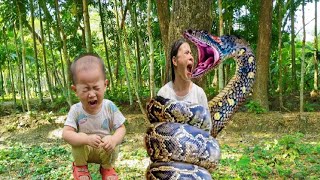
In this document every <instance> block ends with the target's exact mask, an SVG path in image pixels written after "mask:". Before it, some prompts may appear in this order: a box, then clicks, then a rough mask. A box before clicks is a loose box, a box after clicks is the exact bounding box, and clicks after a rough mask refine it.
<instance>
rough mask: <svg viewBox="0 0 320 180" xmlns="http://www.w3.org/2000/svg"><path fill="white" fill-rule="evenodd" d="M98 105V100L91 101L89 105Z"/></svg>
mask: <svg viewBox="0 0 320 180" xmlns="http://www.w3.org/2000/svg"><path fill="white" fill-rule="evenodd" d="M97 103H98V101H97V100H93V101H89V104H90V105H91V106H93V105H96V104H97Z"/></svg>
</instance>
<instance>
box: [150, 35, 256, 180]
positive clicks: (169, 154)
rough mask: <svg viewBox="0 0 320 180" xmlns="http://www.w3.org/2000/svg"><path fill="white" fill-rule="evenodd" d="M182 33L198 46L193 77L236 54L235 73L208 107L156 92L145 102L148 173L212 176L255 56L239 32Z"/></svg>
mask: <svg viewBox="0 0 320 180" xmlns="http://www.w3.org/2000/svg"><path fill="white" fill-rule="evenodd" d="M183 35H184V37H185V38H186V39H188V40H190V41H191V42H192V43H194V44H195V45H196V46H197V49H198V62H197V65H196V67H195V69H194V70H193V72H192V77H193V78H199V77H202V76H203V75H204V74H205V73H207V72H209V71H211V70H212V69H214V68H216V67H217V66H218V65H219V64H220V63H221V62H223V61H224V60H226V59H228V58H233V59H234V60H235V61H236V63H237V69H236V73H235V75H234V76H233V77H232V79H231V80H230V81H229V83H228V84H227V85H226V86H225V88H224V89H223V90H222V91H221V92H220V93H219V94H218V95H217V96H216V97H214V98H213V99H212V100H210V101H209V102H208V105H209V111H210V112H208V111H207V110H206V109H205V108H204V107H202V106H201V105H197V104H192V103H188V102H179V101H174V100H170V99H165V98H163V97H160V96H156V97H154V98H153V99H152V100H150V102H149V103H148V105H147V111H148V118H149V121H150V123H151V126H150V127H149V128H148V130H147V133H146V136H145V144H146V148H147V152H148V155H149V156H150V159H151V161H152V163H151V164H150V165H149V167H148V169H147V172H146V179H148V180H149V179H161V180H176V179H186V180H192V179H195V180H198V179H199V180H209V179H211V175H210V173H212V172H213V171H214V169H215V168H216V165H217V164H218V162H219V160H220V147H219V144H218V142H217V141H216V140H215V138H216V137H217V135H218V133H219V132H220V131H221V130H222V129H223V128H224V127H225V125H226V124H227V122H228V121H229V120H230V118H231V116H232V115H233V114H234V113H235V112H236V111H237V109H238V108H239V107H240V105H241V103H243V102H244V101H245V99H246V97H247V96H248V95H250V93H251V90H252V85H253V82H254V77H255V73H256V62H255V57H254V54H253V52H252V50H251V49H250V47H249V45H248V44H247V43H246V42H245V41H244V40H243V39H240V38H238V37H236V36H221V37H215V36H212V35H210V34H208V33H207V32H205V31H197V30H187V31H185V32H184V33H183Z"/></svg>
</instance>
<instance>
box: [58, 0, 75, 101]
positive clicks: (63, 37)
mask: <svg viewBox="0 0 320 180" xmlns="http://www.w3.org/2000/svg"><path fill="white" fill-rule="evenodd" d="M54 2H55V11H56V18H57V22H58V25H57V28H58V32H60V33H61V36H62V38H61V36H59V37H60V40H61V39H62V48H63V59H64V62H65V64H66V67H65V68H64V69H63V71H64V72H65V75H66V76H67V78H66V84H65V91H66V93H67V102H68V104H69V106H70V107H71V105H72V102H71V94H70V88H69V86H70V82H71V74H70V72H69V71H68V69H69V67H70V65H71V63H70V60H69V57H68V52H67V36H66V35H65V33H64V30H63V27H62V23H61V19H60V11H59V4H58V0H55V1H54Z"/></svg>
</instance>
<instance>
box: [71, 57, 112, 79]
mask: <svg viewBox="0 0 320 180" xmlns="http://www.w3.org/2000/svg"><path fill="white" fill-rule="evenodd" d="M86 56H87V59H86V60H85V61H82V62H79V63H80V64H81V65H82V67H85V68H90V67H91V65H92V64H98V65H99V66H100V68H101V72H102V73H103V78H104V79H106V70H105V66H104V62H103V60H102V59H101V58H100V56H99V55H97V54H95V53H84V54H81V55H79V56H77V57H76V58H75V59H74V61H73V62H72V64H71V66H70V71H71V75H72V82H73V84H76V83H77V75H76V68H77V66H79V65H80V64H79V63H78V60H79V59H82V58H83V57H86ZM90 56H91V57H90ZM81 65H80V66H81Z"/></svg>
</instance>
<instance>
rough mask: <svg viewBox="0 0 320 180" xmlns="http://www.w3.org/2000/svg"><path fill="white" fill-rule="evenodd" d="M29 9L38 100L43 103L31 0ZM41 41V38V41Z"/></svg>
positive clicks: (31, 0)
mask: <svg viewBox="0 0 320 180" xmlns="http://www.w3.org/2000/svg"><path fill="white" fill-rule="evenodd" d="M30 10H31V26H32V40H33V52H34V59H35V63H36V73H37V80H36V82H37V83H36V84H37V87H38V91H39V92H38V93H39V100H40V103H41V104H43V94H42V89H41V82H40V81H41V80H40V66H39V61H38V50H37V42H36V35H35V34H36V32H35V28H34V4H33V0H30ZM41 39H42V38H41ZM41 43H43V39H42V41H41Z"/></svg>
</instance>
